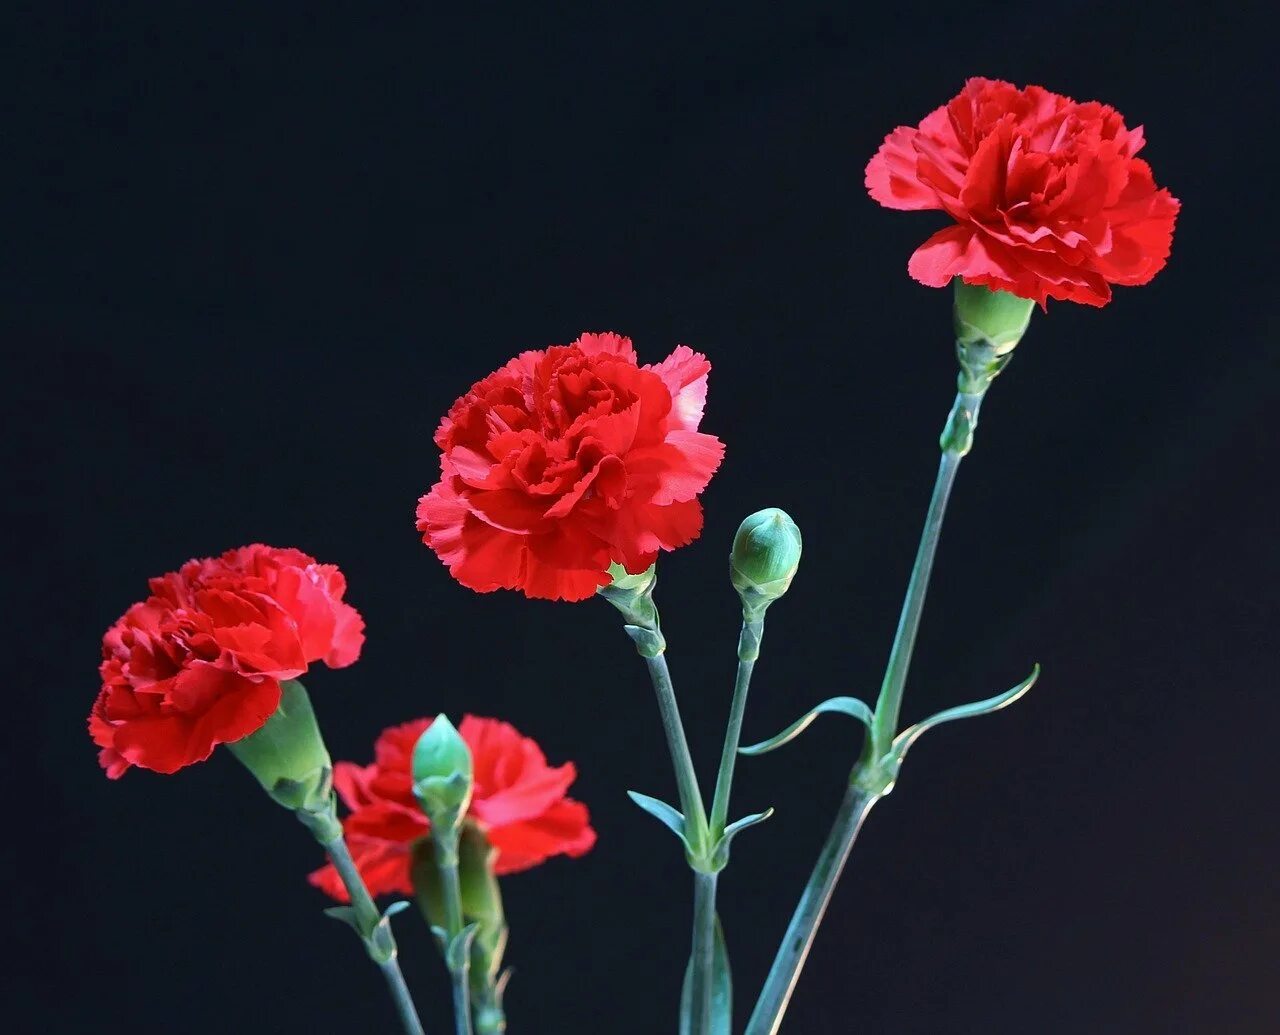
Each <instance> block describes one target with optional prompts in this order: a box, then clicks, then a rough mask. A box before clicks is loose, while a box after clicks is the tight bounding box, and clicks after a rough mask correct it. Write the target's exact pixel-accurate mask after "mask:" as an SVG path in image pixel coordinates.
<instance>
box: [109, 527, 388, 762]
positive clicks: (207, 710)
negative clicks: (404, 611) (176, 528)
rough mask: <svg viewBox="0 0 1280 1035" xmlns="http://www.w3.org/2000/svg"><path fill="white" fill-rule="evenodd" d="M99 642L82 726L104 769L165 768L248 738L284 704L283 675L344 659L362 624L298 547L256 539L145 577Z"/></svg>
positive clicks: (357, 644)
mask: <svg viewBox="0 0 1280 1035" xmlns="http://www.w3.org/2000/svg"><path fill="white" fill-rule="evenodd" d="M150 587H151V595H150V596H149V597H148V598H147V599H146V600H144V601H143V602H142V603H140V604H134V605H133V606H132V607H131V608H129V610H128V611H126V612H125V613H124V616H123V617H122V618H121V619H120V620H119V621H118V622H116V623H115V625H113V626H112V627H111V628H110V629H108V630H107V632H106V635H104V636H103V638H102V665H101V667H100V669H99V672H100V674H101V676H102V690H101V691H100V692H99V694H98V699H97V700H96V701H95V702H94V705H93V711H92V712H91V714H90V715H89V733H90V735H91V736H92V737H93V740H94V743H96V744H97V745H98V746H99V747H100V748H101V749H102V751H101V752H100V753H99V755H98V760H99V762H100V763H101V765H102V768H103V769H105V770H106V771H107V775H108V776H110V777H111V778H112V779H115V778H116V777H119V776H120V775H121V774H123V773H124V772H125V770H126V769H128V768H129V767H130V766H135V765H136V766H141V767H142V768H144V769H154V770H156V771H157V772H161V773H172V772H176V771H177V770H178V769H181V768H182V767H183V766H188V765H191V764H192V763H193V762H202V761H204V760H205V759H206V758H208V757H209V755H210V754H211V753H212V751H213V749H214V747H216V746H217V745H218V744H226V743H231V742H234V741H237V740H240V739H241V738H242V737H247V736H248V735H249V734H250V733H253V732H255V731H256V730H258V729H261V727H262V726H263V725H264V724H265V723H266V721H267V719H269V718H270V717H271V715H272V714H273V713H274V712H275V710H276V707H277V705H278V704H279V703H280V681H281V680H284V679H293V678H296V677H297V676H300V675H302V674H303V673H304V672H306V671H307V666H308V665H309V664H310V663H311V662H313V661H323V662H324V663H325V664H326V665H328V666H329V667H331V668H343V667H345V666H347V665H350V664H351V663H352V662H354V661H355V660H356V658H357V657H359V655H360V648H361V647H362V646H363V644H364V619H362V618H361V617H360V614H359V612H358V611H356V609H355V608H354V607H352V606H351V605H350V604H346V603H343V601H342V595H343V593H344V592H345V591H346V587H347V583H346V579H345V578H343V576H342V572H340V571H339V570H338V569H337V568H336V567H334V566H333V565H331V564H317V563H316V561H315V559H314V558H313V557H308V556H307V555H306V554H305V553H303V552H302V551H300V550H291V549H286V550H280V549H276V548H274V547H271V546H263V545H261V544H255V545H253V546H245V547H241V548H240V549H238V550H228V551H227V552H226V553H224V554H223V555H222V556H221V557H215V558H202V559H199V560H193V561H188V562H187V563H186V564H184V565H183V566H182V568H181V569H180V570H178V571H176V572H171V573H169V574H168V575H162V576H161V577H159V578H155V579H152V580H151V582H150Z"/></svg>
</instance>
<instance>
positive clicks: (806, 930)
mask: <svg viewBox="0 0 1280 1035" xmlns="http://www.w3.org/2000/svg"><path fill="white" fill-rule="evenodd" d="M879 798H880V795H877V794H871V793H868V792H867V791H864V790H862V789H861V788H859V787H856V786H854V785H853V784H850V785H849V788H848V789H847V790H846V791H845V795H844V800H843V801H841V803H840V810H839V811H838V812H837V813H836V821H835V824H834V825H833V826H832V828H831V833H830V834H828V835H827V842H826V844H824V845H823V846H822V853H821V854H820V855H819V856H818V862H817V864H816V865H815V866H814V868H813V874H812V876H810V878H809V883H808V884H807V885H805V889H804V894H802V895H801V896H800V903H799V904H798V905H797V906H796V911H795V914H794V915H793V916H792V917H791V923H790V925H789V926H788V927H787V933H786V935H785V936H784V937H783V939H782V944H781V945H780V946H779V947H778V954H777V956H776V957H774V961H773V966H772V967H771V968H770V970H769V976H768V977H767V978H766V979H765V983H764V988H763V989H761V991H760V998H759V999H757V1000H756V1008H755V1010H754V1011H753V1012H752V1014H751V1019H750V1020H749V1021H748V1022H747V1029H746V1035H775V1033H776V1032H777V1030H778V1028H779V1027H781V1025H782V1015H783V1014H784V1013H785V1012H786V1009H787V1004H788V1003H789V1002H790V1000H791V993H792V992H793V991H794V990H795V987H796V981H797V980H798V979H799V977H800V970H801V968H802V967H804V963H805V959H806V958H807V957H808V955H809V949H810V948H811V947H812V946H813V939H814V935H816V934H817V931H818V925H819V924H820V923H821V922H822V916H823V914H824V913H825V912H826V911H827V905H828V904H829V903H830V902H831V893H832V892H833V891H834V890H835V886H836V882H837V881H838V880H839V879H840V874H841V872H842V871H843V870H844V864H845V862H846V860H848V858H849V852H850V850H851V849H852V848H853V842H854V840H855V839H856V838H857V836H858V830H859V829H860V828H861V826H862V821H863V820H864V819H866V818H867V813H868V812H870V811H871V806H873V805H874V804H875V803H876V802H877V801H878V800H879Z"/></svg>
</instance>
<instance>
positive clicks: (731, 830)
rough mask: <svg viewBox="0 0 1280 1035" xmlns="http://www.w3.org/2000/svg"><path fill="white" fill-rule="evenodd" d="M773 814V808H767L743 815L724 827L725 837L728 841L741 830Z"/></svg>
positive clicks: (761, 821)
mask: <svg viewBox="0 0 1280 1035" xmlns="http://www.w3.org/2000/svg"><path fill="white" fill-rule="evenodd" d="M772 815H773V809H771V808H769V809H765V810H764V811H763V812H757V813H755V814H754V815H750V816H743V817H742V818H741V819H740V820H737V821H736V822H733V823H730V824H729V825H728V826H727V827H725V828H724V839H725V840H726V841H727V840H729V838H731V837H733V835H734V834H736V833H738V832H739V831H740V830H746V829H747V827H753V826H755V825H756V824H757V823H763V822H764V821H765V820H766V819H768V818H769V817H770V816H772Z"/></svg>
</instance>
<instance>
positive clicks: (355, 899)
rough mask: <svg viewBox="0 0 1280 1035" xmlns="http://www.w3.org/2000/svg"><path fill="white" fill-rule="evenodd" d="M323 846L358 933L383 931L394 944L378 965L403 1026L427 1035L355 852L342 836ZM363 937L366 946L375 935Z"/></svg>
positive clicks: (414, 1034)
mask: <svg viewBox="0 0 1280 1035" xmlns="http://www.w3.org/2000/svg"><path fill="white" fill-rule="evenodd" d="M322 844H323V845H324V850H325V851H326V852H328V853H329V859H330V860H331V861H332V862H333V868H334V869H335V870H337V871H338V876H339V877H341V878H342V883H343V886H344V887H345V888H346V889H347V894H348V895H350V896H351V908H352V909H353V910H354V911H355V917H356V922H357V923H358V924H359V926H358V927H357V928H356V929H357V931H359V932H373V931H376V930H378V929H379V928H380V927H381V928H382V929H383V930H384V931H385V937H386V939H387V940H388V941H389V942H390V945H391V951H390V955H389V957H388V958H386V959H382V960H378V961H377V962H378V968H379V969H380V970H381V971H382V975H383V977H385V978H386V980H387V985H388V987H389V988H390V990H391V998H392V1000H393V1001H394V1002H395V1006H396V1012H397V1013H398V1014H399V1017H400V1024H401V1026H402V1027H403V1028H404V1030H405V1031H406V1032H407V1033H408V1035H424V1032H423V1029H422V1022H421V1021H420V1020H419V1019H418V1011H417V1009H416V1008H415V1007H414V1005H413V996H411V995H410V994H409V986H408V985H407V984H405V980H404V974H403V973H401V970H400V962H399V960H398V959H397V957H396V948H395V940H394V939H393V938H392V935H391V929H390V925H389V924H387V923H386V920H385V919H384V918H383V917H382V916H380V915H379V913H378V907H377V906H376V905H374V902H373V898H372V896H370V894H369V889H368V888H367V887H365V883H364V880H363V879H362V878H361V876H360V870H359V869H358V868H357V866H356V864H355V860H354V859H352V858H351V850H350V849H349V848H348V847H347V841H346V838H344V837H343V836H342V834H341V833H339V834H338V836H337V837H335V838H333V839H331V840H329V841H325V842H322ZM361 937H363V938H364V939H365V943H366V945H368V944H369V941H370V938H371V934H368V933H362V934H361Z"/></svg>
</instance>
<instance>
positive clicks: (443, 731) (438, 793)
mask: <svg viewBox="0 0 1280 1035" xmlns="http://www.w3.org/2000/svg"><path fill="white" fill-rule="evenodd" d="M412 771H413V793H414V794H415V795H416V796H417V799H418V803H419V804H420V805H421V806H422V811H423V812H425V813H426V814H427V817H428V818H429V819H430V820H431V822H432V823H442V824H447V825H452V824H456V823H457V822H458V821H459V819H460V818H461V817H462V816H463V815H464V814H465V813H466V811H467V807H468V806H469V805H470V804H471V791H472V787H473V785H474V782H475V781H474V777H473V774H472V765H471V749H470V748H468V747H467V742H466V741H465V740H463V739H462V735H461V734H460V733H459V732H458V731H457V729H456V728H455V727H454V725H453V723H451V722H450V721H449V719H448V717H447V716H445V715H437V716H436V719H435V721H434V722H433V723H431V725H430V726H428V727H427V728H426V730H424V731H423V734H422V736H420V737H419V738H418V742H417V744H415V745H414V747H413V762H412Z"/></svg>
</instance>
